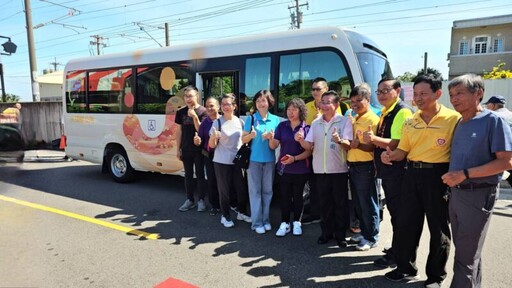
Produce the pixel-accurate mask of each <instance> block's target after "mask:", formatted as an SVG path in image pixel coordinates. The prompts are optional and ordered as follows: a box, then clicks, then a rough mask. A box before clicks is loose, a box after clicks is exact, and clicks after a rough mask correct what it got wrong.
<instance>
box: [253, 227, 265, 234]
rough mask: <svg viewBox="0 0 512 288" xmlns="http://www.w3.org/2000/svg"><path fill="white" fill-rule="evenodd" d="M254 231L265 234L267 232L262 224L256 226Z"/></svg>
mask: <svg viewBox="0 0 512 288" xmlns="http://www.w3.org/2000/svg"><path fill="white" fill-rule="evenodd" d="M254 231H256V233H258V234H265V232H266V231H265V228H263V227H261V226H260V227H256V228H255V229H254Z"/></svg>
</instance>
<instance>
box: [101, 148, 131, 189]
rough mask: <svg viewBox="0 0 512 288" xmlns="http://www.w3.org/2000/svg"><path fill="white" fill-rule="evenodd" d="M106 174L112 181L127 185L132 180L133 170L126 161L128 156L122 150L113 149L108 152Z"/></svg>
mask: <svg viewBox="0 0 512 288" xmlns="http://www.w3.org/2000/svg"><path fill="white" fill-rule="evenodd" d="M107 161H108V172H109V173H110V176H112V179H114V181H116V182H119V183H127V182H130V181H132V180H133V178H134V174H135V170H133V168H132V166H131V165H130V161H129V160H128V156H127V155H126V152H125V151H124V150H123V149H119V148H114V149H112V150H110V151H109V152H108V156H107Z"/></svg>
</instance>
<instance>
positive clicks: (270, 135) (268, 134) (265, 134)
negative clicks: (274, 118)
mask: <svg viewBox="0 0 512 288" xmlns="http://www.w3.org/2000/svg"><path fill="white" fill-rule="evenodd" d="M261 137H263V139H265V140H272V139H274V129H270V131H268V132H267V129H265V130H263V134H261Z"/></svg>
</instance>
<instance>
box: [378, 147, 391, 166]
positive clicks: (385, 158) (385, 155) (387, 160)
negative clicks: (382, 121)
mask: <svg viewBox="0 0 512 288" xmlns="http://www.w3.org/2000/svg"><path fill="white" fill-rule="evenodd" d="M392 153H393V151H391V148H389V146H387V147H386V151H385V152H382V154H380V160H381V161H382V163H384V164H387V165H393V163H391V161H392V160H391V159H392Z"/></svg>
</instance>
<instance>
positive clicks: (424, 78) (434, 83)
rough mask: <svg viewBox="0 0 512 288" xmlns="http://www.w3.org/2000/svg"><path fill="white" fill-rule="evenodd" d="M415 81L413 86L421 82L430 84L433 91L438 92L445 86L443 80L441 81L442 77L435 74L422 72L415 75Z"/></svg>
mask: <svg viewBox="0 0 512 288" xmlns="http://www.w3.org/2000/svg"><path fill="white" fill-rule="evenodd" d="M413 82H414V84H413V85H412V87H414V86H416V85H417V84H420V83H427V84H429V85H430V89H431V90H432V92H436V91H437V90H441V89H442V88H443V81H441V78H439V77H436V76H435V75H434V74H420V75H418V76H416V77H414V79H413Z"/></svg>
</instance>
